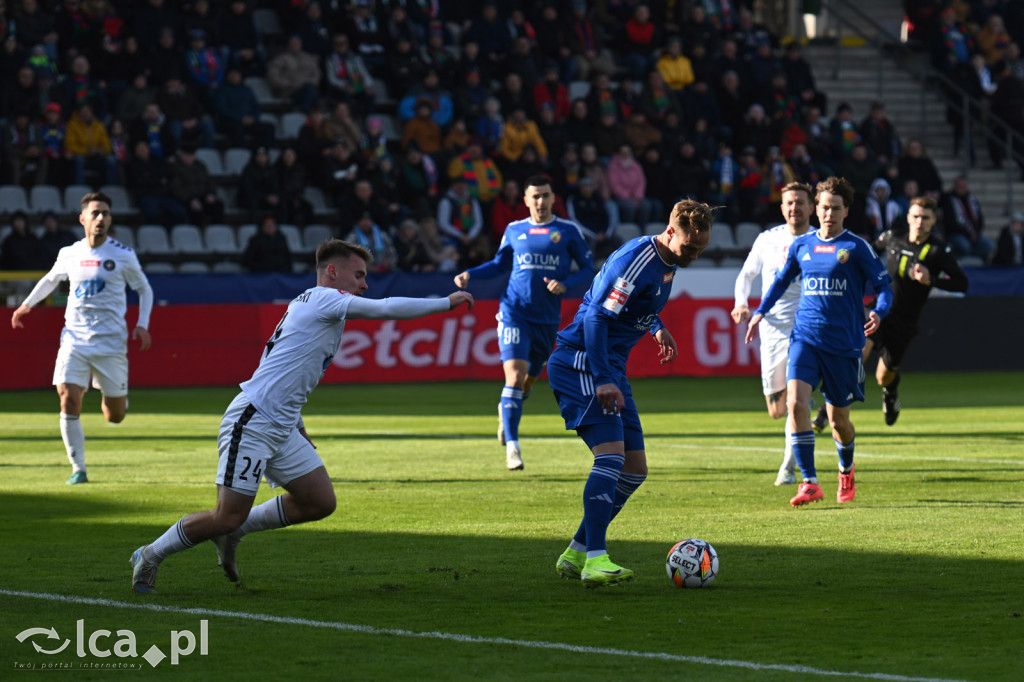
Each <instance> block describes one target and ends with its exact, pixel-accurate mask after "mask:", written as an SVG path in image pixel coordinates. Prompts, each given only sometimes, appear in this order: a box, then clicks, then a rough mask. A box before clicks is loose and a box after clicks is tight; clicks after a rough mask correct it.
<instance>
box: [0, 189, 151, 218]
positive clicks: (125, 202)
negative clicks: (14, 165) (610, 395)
mask: <svg viewBox="0 0 1024 682" xmlns="http://www.w3.org/2000/svg"><path fill="white" fill-rule="evenodd" d="M92 191H93V188H92V187H90V186H89V185H68V186H67V187H65V188H64V189H63V190H62V189H61V188H59V187H57V186H56V185H36V186H35V187H33V188H32V189H30V190H28V191H27V192H26V191H25V188H24V187H22V186H21V185H0V212H2V213H5V214H10V213H14V212H15V211H24V212H25V213H33V214H39V213H46V212H47V211H53V212H54V213H56V214H58V215H63V214H67V213H75V214H77V213H79V212H80V211H81V208H82V197H83V196H85V195H86V194H88V193H89V192H92ZM99 191H101V192H103V193H104V194H106V195H108V196H109V197H110V200H111V201H112V202H113V204H114V205H113V206H112V209H113V211H114V214H115V215H117V214H119V213H120V214H129V215H134V214H136V213H137V212H138V209H136V208H135V206H134V205H133V204H132V202H131V199H130V198H129V197H128V192H126V191H125V189H124V187H121V186H120V185H103V186H102V187H100V190H99Z"/></svg>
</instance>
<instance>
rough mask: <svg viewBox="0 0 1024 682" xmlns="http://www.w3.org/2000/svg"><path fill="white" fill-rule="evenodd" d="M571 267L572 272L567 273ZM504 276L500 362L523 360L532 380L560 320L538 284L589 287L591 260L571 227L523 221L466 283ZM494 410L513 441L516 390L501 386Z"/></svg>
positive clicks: (557, 306)
mask: <svg viewBox="0 0 1024 682" xmlns="http://www.w3.org/2000/svg"><path fill="white" fill-rule="evenodd" d="M574 262H575V263H576V265H577V266H578V268H579V269H578V270H577V271H576V272H572V264H573V263H574ZM510 270H511V274H510V275H509V280H508V286H507V287H505V293H504V294H502V297H501V304H500V305H499V307H498V316H497V319H498V347H499V349H500V350H501V360H502V362H507V361H508V360H526V361H527V362H528V363H529V368H528V370H527V374H528V375H529V376H532V377H536V376H538V375H539V374H540V373H541V371H543V369H544V365H545V364H546V363H547V361H548V356H549V355H551V349H552V347H553V345H554V340H555V333H556V332H557V331H558V325H559V323H560V322H561V319H562V296H561V295H557V294H553V293H551V292H550V291H548V288H547V287H548V285H547V282H545V281H544V279H545V278H547V279H554V280H558V281H559V282H561V283H562V284H563V285H565V287H566V289H569V288H572V287H573V286H575V285H577V284H581V283H583V282H586V281H589V280H590V279H591V278H592V277H593V276H594V256H593V254H592V253H591V251H590V247H589V246H588V245H587V242H586V239H585V238H584V236H583V232H582V230H580V227H579V225H577V224H576V223H574V222H572V221H569V220H564V219H562V218H558V217H556V218H553V219H552V220H550V221H548V222H546V223H543V224H541V223H535V222H533V220H532V219H530V218H526V219H524V220H517V221H515V222H512V223H509V224H508V227H507V228H505V234H504V235H503V236H502V238H501V244H500V245H499V246H498V252H497V253H496V254H495V256H494V258H493V259H492V260H490V261H488V262H486V263H483V264H481V265H478V266H476V267H475V268H471V269H470V270H468V273H469V276H470V279H471V280H472V279H473V278H474V277H479V278H482V279H489V278H492V277H497V276H499V275H503V274H505V273H506V272H509V271H510ZM500 405H501V406H502V408H503V409H502V410H501V415H502V426H503V428H504V433H505V438H506V439H507V440H508V441H510V442H512V441H517V440H518V439H519V422H520V419H521V418H522V411H523V395H522V390H521V389H519V388H516V387H515V386H505V387H504V388H503V389H502V399H501V402H500Z"/></svg>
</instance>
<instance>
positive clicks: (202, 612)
mask: <svg viewBox="0 0 1024 682" xmlns="http://www.w3.org/2000/svg"><path fill="white" fill-rule="evenodd" d="M0 594H3V595H7V596H9V597H21V598H23V599H44V600H47V601H56V602H63V603H67V604H88V605H91V606H110V607H114V608H120V609H135V610H139V611H162V612H165V613H185V614H189V615H196V616H211V617H219V618H238V619H242V620H254V621H259V622H263V623H277V624H280V625H298V626H303V627H311V628H323V629H328V630H340V631H343V632H358V633H362V634H366V635H388V636H391V637H411V638H417V639H439V640H444V641H449V642H462V643H467V644H488V645H493V644H499V645H506V646H517V647H523V648H525V649H548V650H553V651H566V652H569V653H573V654H588V655H598V656H620V657H628V658H642V659H650V660H657V661H671V662H677V663H697V664H700V665H710V666H718V667H726V668H743V669H746V670H781V671H783V672H787V673H794V674H800V675H823V676H828V677H858V678H863V679H871V680H894V681H896V682H960V681H958V680H948V679H944V678H935V677H907V676H905V675H889V674H886V673H859V672H847V671H839V670H824V669H820V668H811V667H808V666H802V665H780V664H774V663H753V662H750V661H735V660H729V659H722V658H707V657H705V656H684V655H682V654H667V653H659V652H650V651H630V650H629V649H608V648H603V647H592V646H577V645H575V644H562V643H559V642H538V641H533V640H526V639H508V638H506V637H478V636H475V635H460V634H455V633H449V632H416V631H413V630H401V629H396V628H375V627H371V626H369V625H352V624H350V623H337V622H334V621H324V620H311V619H308V618H289V617H287V616H273V615H269V614H264V613H249V612H246V611H222V610H220V609H205V608H195V607H182V606H163V605H160V604H146V603H133V602H123V601H115V600H113V599H96V598H94V597H78V596H72V595H63V594H50V593H46V592H21V591H18V590H6V589H2V588H0Z"/></svg>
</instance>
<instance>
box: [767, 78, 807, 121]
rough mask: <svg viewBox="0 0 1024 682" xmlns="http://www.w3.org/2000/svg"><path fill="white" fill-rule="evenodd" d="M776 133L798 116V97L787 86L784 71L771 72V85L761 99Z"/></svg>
mask: <svg viewBox="0 0 1024 682" xmlns="http://www.w3.org/2000/svg"><path fill="white" fill-rule="evenodd" d="M762 104H763V105H764V107H765V110H766V111H767V112H768V118H770V119H771V120H772V125H773V127H774V128H775V132H776V135H778V134H779V131H782V130H784V129H786V128H787V127H788V126H790V125H792V124H794V123H795V122H796V121H797V120H798V119H799V118H800V98H799V97H798V96H797V95H796V93H794V92H793V91H792V89H791V88H790V87H789V83H788V82H787V81H786V73H785V72H784V71H776V72H775V73H773V74H772V81H771V86H770V87H769V88H768V89H767V91H766V93H765V97H764V99H763V100H762Z"/></svg>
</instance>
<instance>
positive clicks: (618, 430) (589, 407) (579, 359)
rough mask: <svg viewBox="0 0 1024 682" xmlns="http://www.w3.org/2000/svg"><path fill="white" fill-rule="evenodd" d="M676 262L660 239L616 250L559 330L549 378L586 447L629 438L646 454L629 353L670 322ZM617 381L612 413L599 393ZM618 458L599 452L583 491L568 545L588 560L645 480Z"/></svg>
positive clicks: (628, 441) (628, 444) (567, 425)
mask: <svg viewBox="0 0 1024 682" xmlns="http://www.w3.org/2000/svg"><path fill="white" fill-rule="evenodd" d="M675 270H676V266H675V265H670V264H669V263H666V262H665V261H664V260H663V259H662V258H661V255H660V254H659V253H658V246H657V241H656V238H655V237H639V238H637V239H633V240H630V241H629V242H626V243H625V244H624V245H622V246H621V247H620V248H619V249H618V250H617V251H615V253H613V254H612V255H611V256H610V257H609V258H608V260H607V261H605V264H604V266H603V267H602V268H601V271H600V272H599V273H598V274H597V277H595V278H594V281H593V283H592V284H591V285H590V289H589V291H587V294H586V296H584V297H583V303H582V304H581V305H580V307H579V310H578V311H577V313H576V317H575V319H573V321H572V322H571V323H570V324H569V325H568V326H566V328H565V329H563V330H562V331H560V332H559V333H558V337H557V339H558V346H557V348H556V349H555V352H554V353H552V355H551V358H550V360H549V361H548V380H549V381H550V383H551V388H552V390H553V391H554V393H555V399H556V400H557V401H558V406H559V408H560V409H561V412H562V418H563V419H565V428H566V429H575V430H576V432H577V434H579V436H580V437H581V438H582V439H583V441H584V442H585V443H586V444H587V446H588V447H590V448H593V447H594V446H595V445H598V444H601V443H609V442H616V441H623V442H624V443H625V450H626V451H631V450H643V449H644V434H643V429H642V427H641V424H640V416H639V415H638V414H637V409H636V404H635V403H634V402H633V397H632V390H631V388H630V385H629V380H628V379H627V378H626V361H627V360H628V359H629V354H630V351H632V350H633V347H634V346H635V345H636V343H637V342H638V341H639V340H640V338H641V337H643V336H644V334H651V335H652V336H653V335H654V334H656V333H657V332H658V331H659V330H660V329H662V328H663V327H664V326H665V325H664V323H662V321H661V318H660V317H659V316H658V314H659V313H660V312H661V310H662V309H663V308H664V307H665V304H666V303H667V302H668V298H669V294H670V292H671V290H672V280H673V278H674V276H675ZM608 383H613V384H615V385H616V386H618V387H619V390H621V391H622V394H623V396H624V398H625V405H621V406H619V407H620V410H619V413H618V414H613V413H607V412H605V411H604V409H603V408H602V406H601V404H600V403H599V402H598V400H597V396H596V394H595V388H596V387H597V386H600V385H601V384H608ZM624 463H625V458H624V457H623V456H622V455H619V454H606V455H595V457H594V466H593V468H592V469H591V472H590V476H589V477H588V479H587V483H586V485H585V487H584V490H583V510H584V514H583V522H582V523H581V524H580V527H579V529H578V530H577V531H576V535H575V536H574V538H573V545H570V548H578V547H585V548H586V550H587V553H588V556H590V555H594V556H596V555H599V554H601V553H604V551H605V533H606V531H607V528H608V524H609V523H610V522H611V520H612V518H614V516H615V514H617V513H618V512H619V510H621V509H622V506H623V505H624V504H625V503H626V500H627V499H629V496H630V495H631V494H632V493H633V492H634V491H635V490H636V489H637V488H638V487H640V484H641V483H643V481H644V479H645V478H646V476H645V475H642V474H626V473H622V467H623V465H624Z"/></svg>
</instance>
